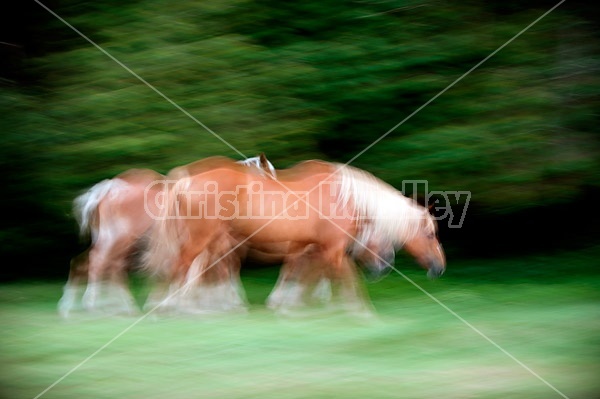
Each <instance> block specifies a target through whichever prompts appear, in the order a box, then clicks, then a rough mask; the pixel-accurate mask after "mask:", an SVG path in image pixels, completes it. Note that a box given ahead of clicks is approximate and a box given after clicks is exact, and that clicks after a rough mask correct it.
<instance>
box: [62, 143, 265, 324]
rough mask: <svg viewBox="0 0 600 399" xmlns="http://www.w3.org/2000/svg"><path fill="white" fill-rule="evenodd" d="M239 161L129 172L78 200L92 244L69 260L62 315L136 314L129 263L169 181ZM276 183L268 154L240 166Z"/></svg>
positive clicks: (79, 216)
mask: <svg viewBox="0 0 600 399" xmlns="http://www.w3.org/2000/svg"><path fill="white" fill-rule="evenodd" d="M234 162H235V161H233V160H231V159H229V158H226V157H219V156H216V157H208V158H205V159H201V160H199V161H196V162H193V163H190V164H188V165H184V166H180V167H176V168H174V169H172V170H171V171H170V172H169V173H168V174H167V175H166V176H164V175H161V174H159V173H158V172H155V171H153V170H150V169H131V170H128V171H125V172H123V173H121V174H119V175H117V176H115V177H113V178H112V179H105V180H103V181H101V182H99V183H97V184H96V185H94V186H93V187H91V188H90V189H89V190H87V191H86V192H85V193H83V194H81V195H80V196H78V197H77V198H76V199H75V200H74V208H73V211H74V212H73V213H74V216H75V218H76V219H77V222H78V224H79V227H80V235H81V237H82V238H85V237H89V236H91V237H90V238H91V245H90V247H89V248H88V249H87V250H85V251H84V252H83V253H81V254H79V255H78V256H76V257H74V258H73V259H72V260H71V267H70V273H69V278H68V281H67V283H66V285H65V287H64V291H63V296H62V298H61V299H60V301H59V304H58V310H59V313H60V315H61V316H63V317H67V316H68V315H69V313H70V312H71V311H73V310H74V309H77V308H79V307H80V306H81V305H80V304H79V303H78V301H79V295H80V291H81V289H82V288H83V286H84V285H85V284H86V283H87V287H86V288H85V292H84V293H83V298H82V299H81V301H82V306H83V308H84V309H86V310H90V311H92V310H102V311H104V312H109V313H130V314H131V313H135V312H137V308H136V306H135V301H134V299H133V297H132V295H131V293H130V291H129V287H128V284H127V273H128V269H129V264H130V262H131V258H132V256H133V255H135V252H136V251H139V250H142V249H143V237H144V234H145V233H146V231H147V230H148V229H149V228H150V226H151V225H152V223H153V222H154V220H153V219H152V217H151V215H152V214H156V213H158V211H159V209H158V205H157V204H158V203H159V202H160V198H159V196H160V194H161V193H162V189H163V187H162V185H163V184H164V182H165V181H168V180H174V179H178V178H180V177H183V176H190V175H192V174H194V173H199V172H201V171H205V170H208V169H210V168H215V167H219V166H223V165H228V164H230V163H234ZM237 162H238V163H240V164H243V165H244V166H245V167H249V168H260V173H263V174H264V175H268V176H270V177H271V178H275V169H274V167H273V165H272V164H271V163H270V162H269V161H268V160H267V158H266V157H265V155H264V154H262V153H261V154H260V155H259V156H257V157H253V158H249V159H246V160H244V161H237Z"/></svg>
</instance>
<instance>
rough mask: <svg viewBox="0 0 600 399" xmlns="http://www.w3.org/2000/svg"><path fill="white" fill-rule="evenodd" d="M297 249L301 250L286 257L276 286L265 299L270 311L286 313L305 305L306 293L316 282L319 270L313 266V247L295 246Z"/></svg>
mask: <svg viewBox="0 0 600 399" xmlns="http://www.w3.org/2000/svg"><path fill="white" fill-rule="evenodd" d="M298 248H302V250H297V251H291V252H292V253H291V254H290V255H288V256H287V257H286V261H285V263H284V264H283V266H282V268H281V272H280V274H279V279H278V280H277V284H276V286H275V288H274V289H273V291H272V293H271V295H269V298H268V299H267V306H268V307H269V308H270V309H277V310H279V311H280V312H282V313H286V312H289V311H290V310H292V309H294V308H296V309H297V308H301V307H303V306H306V305H307V293H309V292H310V287H312V286H314V284H315V283H316V281H317V280H318V273H319V269H318V268H315V267H314V264H313V263H314V260H315V259H314V248H313V246H304V247H302V245H301V244H296V245H295V246H294V249H298ZM290 249H292V246H290Z"/></svg>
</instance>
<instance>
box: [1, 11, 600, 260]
mask: <svg viewBox="0 0 600 399" xmlns="http://www.w3.org/2000/svg"><path fill="white" fill-rule="evenodd" d="M46 4H47V5H48V6H49V7H50V8H52V9H53V10H54V11H55V12H56V13H57V14H59V15H60V16H61V17H63V18H65V19H66V20H67V21H68V22H69V23H70V24H72V25H73V26H74V27H76V28H77V29H78V30H80V31H81V32H82V33H83V34H85V35H88V36H89V38H90V39H91V40H93V41H94V42H96V43H97V44H98V45H99V46H101V47H102V48H103V49H105V50H106V51H107V52H109V53H110V54H111V55H113V56H114V57H115V58H116V59H118V60H119V61H121V62H122V63H123V64H125V65H126V66H127V67H128V68H131V70H133V71H135V73H137V74H138V75H139V76H141V77H142V78H143V79H145V80H146V81H147V82H149V83H150V84H151V85H153V86H154V87H156V88H157V89H158V90H160V91H161V92H162V93H164V95H165V96H167V97H168V98H170V99H172V100H173V101H174V102H175V103H177V104H178V105H179V106H181V107H183V108H184V109H185V110H186V111H188V112H189V113H190V114H191V115H193V116H194V117H195V118H197V119H198V120H199V121H201V122H202V123H203V124H205V125H206V126H208V127H209V128H210V129H211V130H213V131H214V132H215V133H216V134H218V135H219V136H221V137H222V138H223V139H225V140H226V141H227V142H229V143H231V145H233V146H234V147H235V148H237V149H238V150H239V151H241V152H242V153H243V154H245V155H246V156H254V155H256V154H257V153H258V152H260V151H264V152H266V154H267V156H268V157H269V158H270V159H271V161H272V162H273V163H274V164H275V165H276V166H277V167H279V168H283V167H287V166H290V165H292V164H293V163H295V162H298V161H301V160H304V159H309V158H322V159H327V160H340V161H348V160H350V159H352V158H353V157H354V156H355V155H357V154H358V153H359V152H360V151H362V149H363V148H365V147H366V146H368V145H369V144H370V143H372V142H373V141H375V140H377V139H378V138H379V137H380V136H381V135H383V134H384V133H386V132H388V131H390V129H392V128H393V127H394V126H396V125H397V124H398V123H399V122H401V121H403V120H404V119H405V118H406V117H407V116H409V115H410V114H411V113H413V112H414V111H416V110H417V109H418V108H419V107H420V106H422V105H423V104H424V103H426V102H427V101H429V100H430V99H431V98H432V97H433V96H435V95H436V94H437V93H439V92H440V91H441V90H443V89H445V88H446V87H447V86H448V85H449V84H451V83H452V82H454V81H455V80H456V79H458V78H459V77H461V76H462V75H463V74H464V73H465V72H466V71H468V70H469V69H470V68H471V67H473V66H474V65H475V64H477V63H478V62H479V61H481V60H482V59H484V58H485V57H486V56H488V55H489V54H490V53H491V52H493V51H494V50H496V49H497V48H498V47H500V46H501V45H503V44H504V43H505V42H506V41H507V40H509V39H511V38H512V37H513V36H514V35H515V34H517V33H518V32H520V31H521V30H522V29H523V28H525V27H526V26H527V25H528V24H529V23H531V22H532V21H533V20H535V19H536V18H537V17H539V16H540V15H541V14H543V13H544V12H545V11H546V10H548V9H549V8H550V7H551V6H553V5H554V4H553V3H547V2H535V3H531V4H528V5H527V6H526V7H525V6H523V5H520V4H519V3H518V2H508V3H502V4H501V3H493V4H482V3H479V2H428V1H422V0H409V1H401V0H386V1H370V0H366V1H357V2H348V3H340V2H337V1H332V0H323V1H318V2H314V1H308V2H306V1H302V2H280V1H274V0H260V1H249V0H225V1H202V2H192V3H173V2H167V1H164V0H148V1H141V0H140V1H135V2H127V3H126V4H125V5H124V4H121V3H120V2H115V1H109V0H104V1H96V2H85V1H76V0H69V1H62V2H58V1H53V2H48V3H46ZM19 7H20V8H19V9H18V10H17V11H16V14H15V16H14V18H15V19H16V20H17V21H21V22H23V23H22V24H20V28H19V29H17V30H16V31H11V32H4V33H3V34H4V36H5V37H6V39H3V43H4V44H3V45H2V46H1V47H2V55H3V56H5V57H4V59H6V60H8V61H10V62H7V63H5V64H3V65H4V66H3V67H2V74H3V76H2V78H3V79H2V90H1V91H0V106H1V108H0V109H2V112H3V116H2V118H1V119H0V131H2V139H1V140H2V146H0V147H1V149H0V151H2V158H1V162H2V166H3V168H4V170H5V171H9V172H7V173H6V176H4V177H3V180H4V183H5V185H4V186H5V187H8V188H7V189H6V191H5V193H4V196H3V199H2V204H1V205H2V207H3V209H15V208H14V207H15V206H16V207H21V208H23V210H27V209H29V210H30V209H34V208H35V212H33V213H31V212H30V213H29V216H28V217H27V218H28V221H26V222H24V221H23V219H22V217H19V216H17V215H16V214H14V215H12V216H11V217H9V221H8V223H7V227H6V229H3V230H2V236H3V237H5V238H6V239H7V240H8V241H6V240H3V241H4V242H5V244H3V246H5V248H3V249H5V250H14V247H15V245H17V246H18V244H10V245H9V244H6V243H7V242H13V241H14V242H21V243H22V244H21V246H24V245H26V244H25V243H24V242H25V241H26V239H25V236H27V235H36V233H31V232H30V233H29V234H27V233H24V232H23V231H25V230H27V226H28V223H29V225H35V227H36V228H37V230H35V231H37V232H38V233H39V232H44V231H46V230H47V229H48V226H42V227H40V225H39V223H41V224H42V225H43V224H44V222H40V220H49V221H51V224H53V225H54V226H55V227H58V228H59V229H63V230H64V229H67V228H68V229H70V228H71V225H72V223H73V222H72V220H71V219H70V216H69V212H70V206H71V201H72V199H73V198H74V197H75V196H76V195H77V194H78V193H79V192H80V191H81V190H84V189H86V188H88V187H89V186H91V185H93V184H94V183H96V182H98V181H99V180H101V179H103V178H107V177H112V176H114V175H116V174H117V173H120V172H122V171H124V170H126V169H128V168H132V167H148V168H151V169H155V170H157V171H159V172H162V173H164V172H166V171H168V170H169V169H170V168H172V167H175V166H178V165H181V164H184V163H187V162H191V161H194V160H196V159H199V158H203V157H206V156H211V155H217V154H219V155H227V156H231V157H234V158H240V155H239V154H237V153H235V152H234V151H233V150H231V149H230V148H228V147H227V146H226V145H224V144H223V143H222V142H220V141H219V140H217V139H216V138H215V137H213V136H212V135H211V134H210V133H209V132H207V131H206V130H205V129H204V128H203V127H201V126H199V125H198V124H197V123H195V122H194V121H193V120H191V119H190V118H189V117H187V116H186V115H184V114H183V113H182V112H180V111H179V110H178V109H176V108H175V107H174V106H173V105H172V104H170V103H169V102H167V101H165V99H164V98H161V96H160V95H158V94H157V93H156V92H154V91H153V90H151V89H150V88H149V87H147V86H146V85H144V84H143V83H142V82H140V81H139V80H138V79H136V78H135V77H134V76H133V75H132V74H130V73H129V72H128V71H126V70H125V69H124V68H122V67H121V66H119V65H117V64H116V63H115V62H114V61H112V60H111V59H110V58H108V57H107V56H106V55H105V54H103V53H102V52H100V51H99V50H98V49H97V48H95V47H94V46H92V45H91V44H90V43H88V42H87V41H85V40H84V39H83V38H81V37H80V36H79V35H77V34H76V33H75V32H73V31H72V30H70V29H69V28H68V27H67V26H65V25H64V24H63V23H62V22H60V21H59V20H57V19H56V18H54V17H53V16H52V15H51V14H49V13H48V12H47V11H45V10H44V9H42V8H41V7H40V6H38V5H37V4H35V3H34V2H31V4H29V5H21V6H19ZM574 8H576V7H571V8H569V7H567V6H564V7H562V6H561V7H559V8H558V9H557V10H555V11H554V12H552V13H551V14H549V15H548V16H547V17H545V18H544V19H543V20H541V21H540V22H539V23H538V24H536V25H535V26H533V27H532V28H531V29H529V30H528V31H527V32H525V33H524V34H523V35H521V36H520V37H519V38H518V39H516V40H515V41H514V42H512V43H511V44H509V45H508V46H507V47H506V48H504V49H503V50H502V51H500V52H498V53H497V54H496V55H495V56H494V57H492V58H491V59H490V60H489V61H487V62H486V63H484V64H483V65H482V66H481V67H480V68H478V69H477V70H475V71H473V72H472V73H470V74H469V75H468V76H466V77H465V78H464V79H462V80H461V81H460V82H458V83H457V84H456V85H455V86H453V87H452V88H451V89H449V90H448V91H447V92H445V93H444V94H443V95H442V96H440V97H439V98H438V99H436V100H435V101H434V102H432V103H431V104H430V105H429V106H427V107H426V108H424V109H423V110H422V111H420V112H418V113H417V114H415V115H414V116H413V117H411V118H410V119H408V120H407V121H406V123H403V124H402V125H401V126H398V127H397V128H396V129H395V130H394V131H393V132H391V133H390V134H389V135H388V136H387V137H386V138H385V139H383V140H382V141H381V142H379V143H378V144H377V145H375V146H373V147H372V148H371V149H369V150H368V151H367V152H365V153H364V154H363V155H361V156H360V157H358V158H357V159H356V161H355V162H354V164H355V165H356V166H359V167H362V168H364V169H366V170H369V171H371V172H373V173H374V174H376V175H377V176H378V177H380V178H382V179H384V180H386V181H388V182H390V183H391V184H393V185H395V186H396V187H398V188H400V187H401V182H402V181H403V180H406V179H421V180H428V181H429V187H430V189H432V190H468V191H471V192H472V203H473V204H475V205H476V206H477V209H478V210H479V211H480V212H481V213H482V214H484V215H486V214H494V213H503V214H510V213H512V212H515V211H520V210H524V209H525V210H526V209H531V208H536V207H541V206H551V205H554V204H569V203H572V202H573V201H575V200H577V199H578V198H580V196H581V195H582V192H584V191H586V190H590V189H591V190H597V189H598V187H599V186H600V181H599V179H598V173H597V171H598V166H599V165H598V153H599V151H598V133H597V130H596V129H597V126H598V113H597V110H598V105H599V97H598V93H599V92H600V90H599V89H600V75H598V70H599V68H600V59H599V55H598V46H599V41H598V37H597V35H596V32H595V31H594V29H595V26H594V21H593V19H590V18H587V17H590V16H593V15H596V14H594V13H592V12H589V13H586V10H581V9H579V12H575V11H574ZM5 17H7V15H5ZM8 17H9V18H10V17H12V16H8ZM11 218H12V219H11ZM44 218H47V219H44ZM13 219H14V220H13ZM36 223H38V224H36ZM67 226H68V227H67ZM72 231H74V229H73V230H72Z"/></svg>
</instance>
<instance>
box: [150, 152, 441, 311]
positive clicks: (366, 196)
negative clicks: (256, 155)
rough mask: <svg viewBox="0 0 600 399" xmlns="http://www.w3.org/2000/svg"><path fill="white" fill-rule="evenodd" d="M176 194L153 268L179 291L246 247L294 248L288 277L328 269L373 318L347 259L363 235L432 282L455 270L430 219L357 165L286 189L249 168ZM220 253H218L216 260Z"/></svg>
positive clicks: (192, 182) (207, 177)
mask: <svg viewBox="0 0 600 399" xmlns="http://www.w3.org/2000/svg"><path fill="white" fill-rule="evenodd" d="M379 191H383V194H382V195H380V193H379ZM166 195H167V203H168V205H166V206H165V207H164V208H163V209H162V212H161V215H160V218H158V220H157V222H156V223H155V224H154V226H153V229H152V230H151V234H150V243H151V245H150V250H149V252H148V253H147V257H146V267H147V268H148V269H149V270H152V271H155V272H162V273H163V275H165V276H169V277H167V278H168V279H170V281H172V282H173V283H174V287H175V290H176V291H181V290H183V291H185V290H187V289H189V288H191V287H192V286H193V283H194V281H196V280H197V279H198V278H199V277H200V276H201V275H202V273H204V272H205V271H206V270H208V269H209V268H211V267H212V266H213V265H214V264H217V263H219V262H225V263H226V262H228V260H226V259H227V256H224V255H226V254H229V255H231V254H233V253H235V252H234V250H235V249H236V248H239V247H240V246H241V245H243V244H244V243H246V242H247V243H249V244H250V246H251V247H253V246H254V247H256V246H258V245H261V244H262V245H264V244H273V243H287V245H288V247H287V248H288V249H287V251H286V252H287V254H286V255H285V262H284V263H285V264H284V269H283V270H300V271H302V270H307V269H306V267H307V266H305V265H306V264H313V265H318V270H319V272H320V273H321V275H322V276H325V277H326V278H327V279H328V280H330V281H332V282H334V283H336V284H337V285H338V289H339V294H340V297H341V298H342V299H343V300H344V301H346V303H347V304H348V305H349V307H350V308H352V309H357V310H366V309H367V306H366V303H365V302H364V295H362V293H361V292H360V288H359V286H358V282H357V279H356V275H355V270H354V267H353V266H352V263H351V259H350V257H349V256H348V255H347V251H348V250H349V249H351V248H352V247H353V246H354V245H355V244H354V243H355V237H356V235H357V233H358V232H359V231H360V232H361V235H363V234H364V235H366V236H368V237H378V238H377V241H378V242H389V243H391V244H390V245H395V246H401V245H405V247H406V249H407V250H409V252H410V253H412V254H413V256H415V258H416V259H417V261H418V262H419V263H421V265H422V266H424V267H425V268H426V269H428V270H429V275H430V276H432V277H435V276H438V275H440V274H441V273H442V272H443V270H444V268H445V257H444V254H443V251H442V250H441V246H440V245H439V242H438V240H437V236H436V224H435V222H434V220H433V218H432V216H431V215H430V214H429V212H428V210H427V209H425V208H423V207H421V206H419V205H418V204H416V202H414V201H412V200H410V199H408V198H406V197H404V196H403V195H402V194H401V193H399V192H398V191H397V190H395V189H393V188H392V187H391V186H389V185H386V184H385V183H383V182H382V181H380V180H378V179H376V178H375V177H373V176H372V175H370V174H368V173H366V172H364V171H361V170H359V169H356V168H352V167H349V166H345V165H339V164H330V163H326V162H322V161H305V162H302V163H300V164H298V165H296V166H295V167H293V168H290V169H288V170H285V171H280V172H279V173H278V180H277V181H273V180H267V179H265V178H264V177H262V176H259V175H257V174H255V173H250V172H248V171H246V170H243V169H241V168H238V169H235V168H228V169H225V168H220V169H213V170H210V171H207V172H205V173H200V174H196V175H194V176H191V177H187V178H182V179H180V180H179V181H178V182H177V183H175V184H174V185H173V186H172V187H171V188H170V189H169V191H168V193H166ZM290 210H291V213H290ZM236 243H237V244H236ZM360 244H361V245H362V246H363V247H365V245H364V243H360ZM213 248H218V251H217V253H216V255H214V256H212V257H211V255H210V254H211V251H212V250H213ZM409 248H410V249H409ZM229 255H228V256H229ZM380 259H381V258H380ZM384 260H385V259H384ZM385 263H387V261H386V262H385ZM302 274H303V273H301V275H302ZM282 276H283V277H282V278H281V279H280V281H279V282H278V286H277V287H276V289H275V290H274V292H273V293H272V295H271V296H270V298H269V299H270V301H269V302H270V305H271V306H272V307H274V308H278V307H282V306H287V305H289V301H287V300H286V299H285V296H286V295H280V294H278V293H279V292H281V290H284V291H285V287H286V285H287V284H288V282H289V279H287V278H286V274H283V275H282ZM281 298H284V299H283V300H282V299H281Z"/></svg>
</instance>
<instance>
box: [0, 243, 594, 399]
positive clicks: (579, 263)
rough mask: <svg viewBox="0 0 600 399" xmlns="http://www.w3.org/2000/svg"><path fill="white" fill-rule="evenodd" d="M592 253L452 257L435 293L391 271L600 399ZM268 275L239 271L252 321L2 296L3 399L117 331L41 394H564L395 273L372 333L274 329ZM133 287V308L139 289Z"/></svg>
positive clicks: (306, 319)
mask: <svg viewBox="0 0 600 399" xmlns="http://www.w3.org/2000/svg"><path fill="white" fill-rule="evenodd" d="M598 255H600V248H598V247H595V248H590V249H587V250H579V251H574V252H569V253H561V254H559V255H552V256H551V255H547V256H529V257H523V258H515V259H499V260H468V261H456V262H452V260H450V261H449V264H448V270H447V272H446V274H445V275H444V276H443V277H442V278H441V279H439V280H436V281H429V280H427V279H426V277H425V273H424V272H423V271H421V270H419V269H418V268H417V267H416V266H414V265H413V264H412V263H411V262H409V261H407V260H406V259H403V258H401V259H399V260H398V262H397V266H398V267H399V269H400V270H402V271H403V272H405V273H406V275H407V276H408V277H410V278H411V279H413V280H414V281H415V283H417V284H418V285H420V286H421V287H423V289H425V290H426V291H427V292H429V293H430V294H431V295H433V296H434V297H435V298H437V299H438V300H439V301H440V302H442V303H443V304H444V305H446V306H447V307H448V308H449V309H451V310H452V311H454V312H456V314H458V315H460V316H461V317H462V318H463V319H464V320H465V321H467V322H468V323H470V324H471V325H472V326H474V327H475V328H477V329H478V330H479V331H480V332H481V333H482V334H484V335H485V336H486V337H488V338H489V339H490V340H492V341H493V342H495V343H496V344H497V345H498V346H500V347H501V348H502V349H503V350H504V351H506V352H507V353H509V354H510V355H512V356H514V358H516V359H518V360H519V361H520V362H522V363H523V365H525V366H526V367H528V368H529V369H530V370H532V371H533V372H535V373H537V374H538V375H539V376H540V377H541V378H543V379H544V380H545V381H547V383H548V384H550V385H552V386H553V387H555V388H556V389H557V390H559V391H560V392H562V394H564V395H566V396H567V397H569V398H573V399H574V398H598V397H600V379H599V377H600V357H599V355H600V350H599V349H600V347H599V343H600V335H599V332H600V317H599V316H600V271H599V270H598V263H599V262H598V259H599V257H598ZM276 272H277V270H275V269H256V270H248V271H245V272H244V274H243V282H244V286H245V288H246V291H247V295H248V299H249V301H250V303H251V307H250V311H249V312H248V314H246V315H230V316H219V317H215V316H212V317H209V316H204V317H172V318H165V317H161V318H156V317H153V316H152V315H150V316H148V317H146V318H145V319H143V320H142V321H139V322H138V323H137V324H135V325H133V323H135V322H136V321H137V320H138V319H136V318H134V317H111V318H96V319H93V318H76V319H73V320H69V321H64V320H60V319H59V318H58V316H57V313H56V303H57V300H58V299H59V297H60V295H61V288H62V284H63V282H20V283H11V284H5V285H2V286H0V322H1V323H2V335H1V336H0V364H1V369H0V397H3V398H11V399H12V398H34V397H36V395H38V394H40V393H41V392H43V391H44V390H45V389H46V388H47V387H49V386H50V385H51V384H53V383H54V382H55V381H57V380H58V379H59V378H61V377H63V376H64V375H65V374H66V373H68V372H69V371H71V370H72V369H73V368H74V367H76V366H78V365H80V364H81V362H82V361H84V360H85V359H86V358H88V357H89V356H91V355H93V354H94V353H96V351H98V349H100V348H102V347H103V345H105V344H107V343H108V342H110V341H111V340H112V339H113V338H114V337H116V336H117V335H118V334H121V333H122V335H120V336H119V337H118V338H117V339H115V340H114V341H113V342H112V343H110V345H108V346H106V347H105V348H104V349H103V350H101V351H99V352H97V353H96V354H95V355H94V356H93V357H92V358H90V359H89V360H88V361H87V362H85V363H84V364H82V365H81V366H80V367H78V368H77V369H76V370H75V371H73V372H72V373H71V374H69V375H68V376H67V377H66V378H64V379H63V380H62V381H60V382H59V383H58V384H56V385H55V386H54V387H52V388H51V389H50V390H48V391H47V392H45V393H44V395H43V396H42V397H43V398H61V399H62V398H111V399H113V398H170V399H178V398H261V399H264V398H281V399H287V398H461V399H463V398H503V399H505V398H544V399H546V398H560V397H562V396H561V394H559V393H558V392H556V391H555V390H553V389H552V388H551V387H550V386H549V385H547V384H546V383H544V382H543V381H542V380H541V379H540V378H538V377H536V376H535V375H533V374H532V373H531V372H530V371H528V370H527V369H526V368H525V367H524V366H523V365H521V364H519V363H517V361H515V360H514V359H513V358H511V357H510V356H509V355H508V354H507V353H505V352H503V351H502V350H501V349H499V348H498V347H496V346H494V345H493V344H492V343H491V342H489V341H488V340H486V339H485V338H484V337H482V336H481V335H480V334H478V333H477V332H475V331H474V330H473V329H472V328H470V327H469V326H467V325H466V324H465V323H464V322H463V321H461V320H460V319H458V318H457V317H456V316H455V315H453V314H451V313H450V312H449V311H448V310H447V309H445V308H444V307H442V306H441V305H440V304H438V303H436V302H435V301H434V300H432V299H431V298H429V297H428V296H427V295H425V294H424V293H423V292H421V291H420V290H418V289H417V288H415V287H414V286H413V285H412V284H411V283H409V282H408V281H407V280H405V279H404V278H403V277H402V276H399V275H397V274H392V275H390V276H388V277H386V278H385V279H384V280H382V281H379V282H376V283H370V284H367V285H366V286H367V289H368V291H369V295H370V297H371V301H372V303H373V306H374V307H375V309H376V310H377V314H378V317H377V318H375V319H374V320H370V321H367V320H363V319H355V318H352V317H350V316H348V315H340V314H323V313H314V314H311V313H308V314H304V315H303V316H302V317H294V318H280V317H276V316H274V315H273V314H271V313H270V312H269V311H268V310H266V309H265V307H264V305H263V303H264V300H265V298H266V296H267V295H268V293H269V290H270V289H271V287H272V286H273V283H274V281H275V278H276ZM134 288H135V292H136V295H137V297H138V299H139V301H140V302H142V301H143V299H144V295H145V293H146V288H145V285H144V284H143V281H141V280H137V281H136V282H135V287H134ZM132 325H133V326H132ZM128 328H129V329H128ZM126 329H128V330H126ZM124 331H125V332H124ZM123 332H124V333H123Z"/></svg>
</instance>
